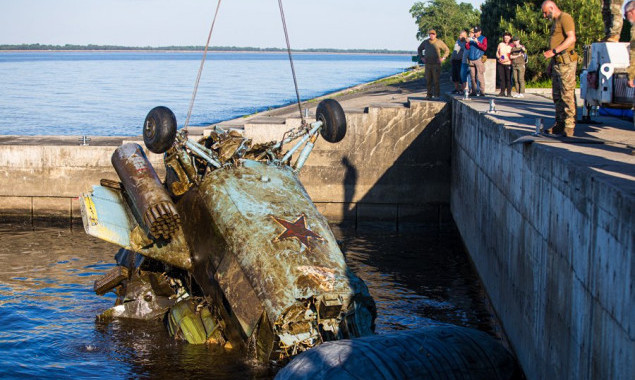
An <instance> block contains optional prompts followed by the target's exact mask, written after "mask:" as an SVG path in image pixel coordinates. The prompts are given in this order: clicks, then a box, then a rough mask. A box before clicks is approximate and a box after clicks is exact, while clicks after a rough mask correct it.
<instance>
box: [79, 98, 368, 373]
mask: <svg viewBox="0 0 635 380" xmlns="http://www.w3.org/2000/svg"><path fill="white" fill-rule="evenodd" d="M316 119H317V120H316V121H315V122H313V123H311V124H308V123H306V122H303V124H302V125H301V126H300V127H299V128H298V129H295V130H290V131H288V132H287V133H285V135H284V136H283V137H282V139H281V140H280V141H272V142H269V143H265V144H252V142H251V140H250V139H247V138H245V137H243V136H242V135H241V134H240V133H238V132H236V131H225V130H222V129H220V128H218V127H216V128H215V129H214V130H213V131H212V133H211V134H210V135H208V136H204V137H202V138H200V139H198V140H197V141H195V140H193V139H191V138H190V137H188V135H187V131H186V130H180V131H178V132H177V128H176V125H177V124H176V118H175V116H174V114H173V113H172V111H170V110H169V109H168V108H166V107H156V108H154V109H153V110H151V111H150V112H149V113H148V116H147V117H146V120H145V124H144V128H143V138H144V143H145V145H146V147H147V148H148V149H149V150H150V151H152V152H154V153H159V154H164V164H165V168H166V177H165V180H164V181H161V180H160V179H159V177H158V176H157V174H156V172H155V170H154V168H153V167H152V165H151V164H150V162H149V161H148V159H147V157H146V155H145V153H144V151H143V149H142V147H141V146H139V145H138V144H134V143H128V144H124V145H122V146H120V147H118V148H117V149H116V150H115V152H114V154H113V155H112V164H113V166H114V168H115V170H116V172H117V174H118V176H119V178H120V182H116V181H109V180H102V181H101V183H100V185H99V186H93V189H92V191H91V192H89V193H86V194H83V195H82V196H80V207H81V212H82V219H83V223H84V227H85V230H86V232H87V233H88V234H90V235H93V236H96V237H98V238H101V239H103V240H106V241H109V242H112V243H115V244H117V245H119V246H121V247H122V248H121V249H120V250H119V252H118V253H117V255H116V256H115V258H116V262H117V263H116V266H114V267H113V268H112V269H111V270H110V271H109V272H107V273H106V274H105V275H103V276H102V277H101V278H99V279H98V280H97V281H95V284H94V290H95V292H96V293H97V294H99V295H103V294H106V293H108V292H111V291H112V292H114V293H115V294H116V295H117V298H116V302H115V306H113V307H111V308H110V309H108V310H106V311H105V312H104V313H102V314H101V315H99V316H98V319H101V320H110V319H112V318H131V319H143V320H156V319H158V320H162V321H164V323H165V325H166V326H167V329H168V331H169V333H170V334H171V335H172V336H174V337H175V338H177V339H183V340H186V341H187V342H189V343H193V344H203V343H217V344H220V345H223V346H232V347H242V348H244V349H247V350H248V351H249V352H250V353H251V354H253V355H254V356H255V357H256V358H258V359H259V360H262V361H268V360H276V361H277V360H286V359H288V358H290V357H292V356H294V355H296V354H298V353H300V352H302V351H306V350H308V349H310V348H311V347H314V346H316V345H318V344H320V343H322V342H325V341H331V340H338V339H344V338H352V337H360V336H366V335H371V334H372V333H373V331H374V321H375V317H376V308H375V303H374V301H373V299H372V297H371V296H370V294H369V292H368V288H367V287H366V285H365V283H364V282H363V281H362V280H361V279H360V278H359V277H357V276H356V275H355V274H354V273H353V272H352V271H351V270H350V268H348V267H347V265H346V263H345V261H344V256H343V254H342V252H341V250H340V248H339V246H338V244H337V241H336V240H335V237H334V236H333V233H332V231H331V230H330V228H329V225H328V223H327V220H326V219H325V218H324V217H323V216H322V215H321V214H320V213H319V212H318V210H317V209H316V207H315V205H314V204H313V202H312V201H311V198H310V197H309V195H308V194H307V192H306V190H305V189H304V187H303V186H302V184H301V183H300V181H299V180H298V178H297V176H296V174H297V172H298V171H299V170H300V169H301V168H302V166H303V165H304V163H305V161H306V159H307V158H308V156H309V154H310V153H311V150H312V149H313V146H314V144H315V142H316V139H317V138H318V137H319V136H320V135H321V136H322V137H323V138H324V139H325V140H327V141H329V142H332V143H334V142H338V141H340V140H341V139H342V138H343V137H344V135H345V132H346V119H345V115H344V111H343V110H342V107H341V106H340V105H339V103H337V102H336V101H335V100H332V99H327V100H324V101H322V102H321V103H320V104H319V105H318V108H317V111H316ZM291 143H294V145H290V144H291ZM287 146H290V148H289V149H288V150H285V149H284V148H285V147H287ZM300 148H302V149H301V150H300ZM298 151H300V152H299V154H298V156H297V159H296V160H295V162H294V163H292V162H291V161H292V155H294V154H295V153H296V152H298Z"/></svg>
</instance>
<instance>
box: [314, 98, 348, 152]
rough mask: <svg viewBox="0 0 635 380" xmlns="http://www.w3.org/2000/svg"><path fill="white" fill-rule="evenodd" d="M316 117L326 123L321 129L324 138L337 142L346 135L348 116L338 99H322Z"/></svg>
mask: <svg viewBox="0 0 635 380" xmlns="http://www.w3.org/2000/svg"><path fill="white" fill-rule="evenodd" d="M315 119H316V120H317V121H321V122H322V123H323V124H324V125H323V126H322V128H321V129H320V134H321V135H322V137H324V140H326V141H328V142H330V143H336V142H338V141H340V140H342V139H343V138H344V135H346V116H345V115H344V110H343V109H342V106H341V105H340V104H339V103H338V102H337V101H336V100H333V99H325V100H322V101H321V102H320V104H318V106H317V110H316V111H315Z"/></svg>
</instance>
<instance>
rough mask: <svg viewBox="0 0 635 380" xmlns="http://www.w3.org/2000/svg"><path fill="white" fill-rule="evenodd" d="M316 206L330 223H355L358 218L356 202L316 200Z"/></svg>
mask: <svg viewBox="0 0 635 380" xmlns="http://www.w3.org/2000/svg"><path fill="white" fill-rule="evenodd" d="M315 206H316V207H317V209H318V211H319V212H320V213H321V214H322V215H324V217H325V218H326V219H327V220H328V221H329V223H342V222H352V223H355V221H356V219H357V210H356V205H355V203H340V202H315Z"/></svg>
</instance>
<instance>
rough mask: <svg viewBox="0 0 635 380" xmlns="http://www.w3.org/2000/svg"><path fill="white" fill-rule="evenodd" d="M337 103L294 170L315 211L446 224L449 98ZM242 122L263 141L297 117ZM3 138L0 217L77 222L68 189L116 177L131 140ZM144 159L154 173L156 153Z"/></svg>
mask: <svg viewBox="0 0 635 380" xmlns="http://www.w3.org/2000/svg"><path fill="white" fill-rule="evenodd" d="M402 98H403V97H402ZM314 106H315V105H314ZM345 110H346V113H347V124H348V132H347V135H346V137H345V138H344V139H343V140H342V141H341V142H339V143H337V144H329V143H328V142H326V141H324V140H322V139H320V140H318V143H317V144H316V148H315V149H314V151H313V153H312V155H311V157H310V158H309V160H308V162H307V164H306V165H305V166H304V168H303V169H302V172H301V174H300V179H301V180H302V182H303V184H304V186H305V188H306V189H307V191H308V193H309V195H311V197H312V199H313V200H314V202H315V203H316V205H317V206H318V208H319V210H320V211H321V212H322V213H323V214H324V215H325V216H326V217H327V218H328V219H329V220H330V221H332V222H336V223H343V224H348V225H357V226H360V225H364V224H369V225H374V224H378V225H380V226H381V227H382V228H388V229H396V228H398V226H399V225H401V228H404V227H405V225H406V224H410V225H416V226H421V225H423V224H425V225H431V226H438V224H439V223H443V222H445V223H447V222H449V221H450V217H449V207H448V204H449V183H450V176H449V173H450V142H451V139H450V108H449V105H447V104H446V103H444V102H424V101H420V100H416V99H411V100H408V99H407V98H404V99H401V100H400V101H398V102H396V103H390V104H385V103H384V104H381V103H380V104H371V105H369V106H367V107H365V108H364V109H361V110H359V109H356V108H353V109H346V106H345ZM243 123H244V124H243V125H242V126H241V128H243V130H244V134H245V135H246V136H247V137H249V138H252V139H253V140H254V142H263V141H271V140H272V139H279V138H280V137H281V136H282V135H283V133H284V132H285V131H287V130H289V129H291V128H294V127H296V126H297V125H298V123H299V119H297V118H284V119H282V120H281V119H271V118H266V119H264V122H263V120H260V122H258V120H255V121H247V122H243ZM193 133H194V132H193ZM3 139H4V141H2V139H0V178H1V179H2V181H3V182H2V186H0V220H4V221H18V222H22V223H25V224H28V223H33V224H34V225H37V224H39V223H51V222H55V223H61V224H65V223H69V222H70V223H74V224H78V223H80V221H81V216H80V213H79V206H78V203H77V200H76V198H77V196H78V195H79V194H81V193H83V192H86V191H89V190H90V189H91V186H92V185H95V184H99V181H100V179H102V178H106V179H112V180H118V178H117V175H116V173H115V171H114V169H113V168H112V166H111V164H110V157H111V155H112V153H113V152H114V150H115V149H116V147H117V146H119V145H120V144H121V143H123V142H125V141H127V140H131V138H129V137H127V138H93V141H91V143H92V144H95V145H90V146H77V142H76V139H73V138H61V137H50V138H46V139H45V143H44V144H45V145H43V144H42V140H43V139H42V138H36V137H34V138H29V137H19V138H18V137H4V138H3ZM137 142H138V143H139V144H140V145H142V146H143V142H142V141H139V140H137ZM71 144H72V145H71ZM146 153H148V152H147V151H146ZM149 157H150V160H151V162H152V163H153V166H154V167H155V169H156V170H157V172H159V175H160V176H161V177H162V176H163V172H164V168H163V163H162V159H161V156H160V155H154V154H149Z"/></svg>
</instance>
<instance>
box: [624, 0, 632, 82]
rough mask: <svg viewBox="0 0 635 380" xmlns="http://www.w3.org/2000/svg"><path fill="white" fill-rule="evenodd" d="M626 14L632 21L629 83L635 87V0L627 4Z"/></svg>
mask: <svg viewBox="0 0 635 380" xmlns="http://www.w3.org/2000/svg"><path fill="white" fill-rule="evenodd" d="M624 16H626V19H627V20H628V22H630V23H631V65H630V66H629V67H628V85H629V86H630V87H635V0H631V1H629V2H628V4H626V7H625V8H624Z"/></svg>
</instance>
